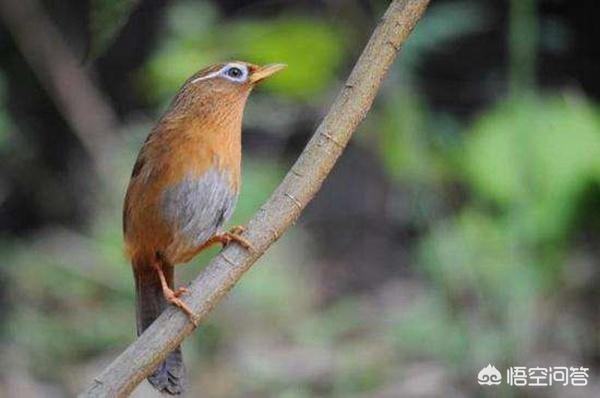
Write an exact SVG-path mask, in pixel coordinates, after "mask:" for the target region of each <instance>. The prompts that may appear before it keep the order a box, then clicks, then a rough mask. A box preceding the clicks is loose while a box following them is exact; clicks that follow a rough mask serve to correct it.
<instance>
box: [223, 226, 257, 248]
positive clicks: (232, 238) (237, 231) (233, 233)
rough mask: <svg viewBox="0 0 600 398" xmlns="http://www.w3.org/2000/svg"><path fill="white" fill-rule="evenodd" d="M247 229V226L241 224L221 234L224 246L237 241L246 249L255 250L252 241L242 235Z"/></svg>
mask: <svg viewBox="0 0 600 398" xmlns="http://www.w3.org/2000/svg"><path fill="white" fill-rule="evenodd" d="M245 230H246V228H244V227H243V226H241V225H238V226H235V227H233V228H231V229H230V230H229V231H227V232H225V233H223V234H222V235H221V242H222V243H223V245H224V246H227V245H228V244H230V243H231V242H236V243H237V244H239V245H240V246H242V247H243V248H244V249H246V250H248V251H251V252H253V251H255V250H254V247H253V246H252V243H250V241H248V239H246V238H244V237H243V236H242V233H244V231H245Z"/></svg>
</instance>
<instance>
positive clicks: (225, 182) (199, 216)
mask: <svg viewBox="0 0 600 398" xmlns="http://www.w3.org/2000/svg"><path fill="white" fill-rule="evenodd" d="M237 196H238V193H237V190H235V189H233V188H232V186H231V175H230V172H229V171H227V170H220V169H218V168H216V167H212V168H210V169H208V170H207V171H206V172H205V173H203V174H202V175H200V176H198V175H195V174H193V173H190V174H188V175H186V176H185V177H184V178H183V179H182V180H181V181H179V182H177V183H176V184H174V185H172V186H170V187H169V188H168V189H166V190H165V192H164V194H163V197H162V198H161V206H160V209H161V213H162V217H163V218H164V219H165V221H166V222H167V224H169V225H170V227H171V230H172V231H173V232H174V241H183V242H182V244H183V245H191V246H199V245H201V244H202V243H204V242H205V241H206V240H208V239H209V238H210V237H212V236H213V235H214V234H215V233H216V232H217V231H218V229H219V228H220V227H221V226H222V225H223V223H224V222H226V221H227V220H228V219H229V217H230V216H231V213H232V212H233V209H234V207H235V204H236V201H237Z"/></svg>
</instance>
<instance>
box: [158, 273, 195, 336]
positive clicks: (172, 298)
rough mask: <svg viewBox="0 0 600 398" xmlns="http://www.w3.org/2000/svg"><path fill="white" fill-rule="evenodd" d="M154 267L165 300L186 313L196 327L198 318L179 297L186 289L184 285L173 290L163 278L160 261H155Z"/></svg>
mask: <svg viewBox="0 0 600 398" xmlns="http://www.w3.org/2000/svg"><path fill="white" fill-rule="evenodd" d="M154 269H155V270H156V272H157V273H158V277H159V279H160V285H161V287H162V291H163V294H164V296H165V300H167V302H168V303H170V304H173V305H174V306H176V307H178V308H179V309H180V310H181V311H183V313H184V314H186V315H187V317H188V318H189V320H190V322H192V323H193V324H194V326H196V327H198V320H197V319H196V316H195V315H194V313H193V312H192V310H191V309H190V307H188V306H187V304H185V303H184V302H183V301H181V299H180V298H179V296H181V295H182V294H183V293H185V292H187V291H188V289H187V288H185V287H183V288H181V287H180V288H179V289H177V290H176V291H173V290H172V289H171V288H170V287H169V285H168V284H167V279H166V278H165V274H164V272H163V270H162V268H161V266H160V263H158V262H155V263H154Z"/></svg>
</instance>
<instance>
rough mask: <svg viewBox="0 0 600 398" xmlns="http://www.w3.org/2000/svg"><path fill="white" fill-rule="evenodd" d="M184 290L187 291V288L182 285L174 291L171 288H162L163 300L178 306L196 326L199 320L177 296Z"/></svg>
mask: <svg viewBox="0 0 600 398" xmlns="http://www.w3.org/2000/svg"><path fill="white" fill-rule="evenodd" d="M186 292H188V289H187V288H185V287H183V288H181V287H180V288H179V289H177V290H176V291H173V290H171V289H167V290H163V293H164V295H165V300H167V302H168V303H169V304H172V305H174V306H175V307H177V308H179V309H180V310H181V311H183V313H184V314H185V315H187V317H188V319H189V320H190V322H192V324H193V325H194V326H195V327H198V324H199V322H198V319H197V318H196V315H194V313H193V312H192V310H191V309H190V307H188V305H187V304H186V303H184V302H183V301H182V300H181V299H180V298H179V297H180V296H181V295H182V294H183V293H186Z"/></svg>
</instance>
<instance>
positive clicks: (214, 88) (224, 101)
mask: <svg viewBox="0 0 600 398" xmlns="http://www.w3.org/2000/svg"><path fill="white" fill-rule="evenodd" d="M285 67H286V65H285V64H269V65H265V66H258V65H254V64H251V63H248V62H243V61H231V62H226V63H219V64H215V65H211V66H209V67H207V68H204V69H202V70H201V71H199V72H197V73H195V74H194V75H193V76H192V77H190V78H189V79H188V80H187V81H186V82H185V83H184V85H183V86H182V87H181V89H180V90H179V93H178V94H177V96H176V97H175V99H174V100H173V103H172V105H171V111H174V113H176V114H178V115H180V116H183V115H184V114H185V116H189V115H190V114H191V115H194V114H195V115H196V116H201V115H204V116H208V115H210V114H214V113H215V112H216V113H217V114H219V115H222V116H223V117H226V116H227V115H232V114H235V113H241V111H243V107H244V104H245V103H246V99H247V98H248V95H249V94H250V92H251V91H252V88H254V87H255V86H256V85H257V84H258V83H260V82H262V81H263V80H265V79H266V78H268V77H270V76H272V75H273V74H275V73H277V72H279V71H281V70H282V69H284V68H285ZM238 110H239V112H236V111H238Z"/></svg>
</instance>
